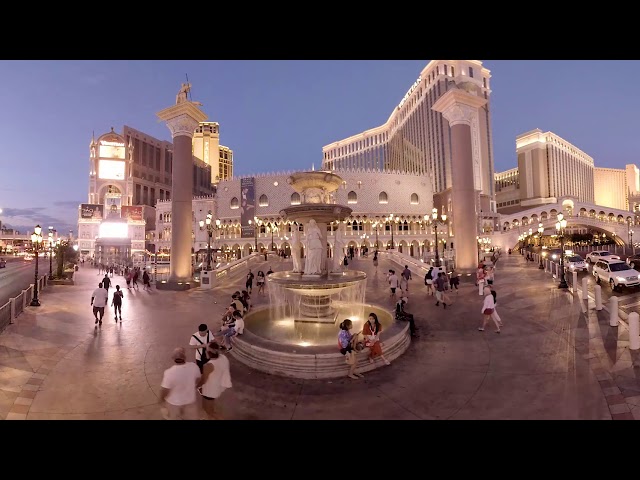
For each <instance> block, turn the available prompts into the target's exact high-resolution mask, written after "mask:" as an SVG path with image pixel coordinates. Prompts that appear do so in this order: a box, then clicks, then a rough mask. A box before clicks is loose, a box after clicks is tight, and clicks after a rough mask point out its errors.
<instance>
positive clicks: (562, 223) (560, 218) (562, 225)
mask: <svg viewBox="0 0 640 480" xmlns="http://www.w3.org/2000/svg"><path fill="white" fill-rule="evenodd" d="M566 227H567V221H566V220H565V219H564V215H563V214H562V213H559V214H558V222H557V223H556V231H557V232H558V236H559V237H560V285H558V288H569V285H567V280H566V279H565V278H564V229H565V228H566Z"/></svg>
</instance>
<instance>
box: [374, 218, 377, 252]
mask: <svg viewBox="0 0 640 480" xmlns="http://www.w3.org/2000/svg"><path fill="white" fill-rule="evenodd" d="M373 226H374V227H375V229H376V250H378V222H376V223H374V224H373Z"/></svg>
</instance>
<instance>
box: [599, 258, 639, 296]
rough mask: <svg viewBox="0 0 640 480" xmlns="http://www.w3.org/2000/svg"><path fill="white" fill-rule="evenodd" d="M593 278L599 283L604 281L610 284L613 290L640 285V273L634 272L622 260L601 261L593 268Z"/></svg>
mask: <svg viewBox="0 0 640 480" xmlns="http://www.w3.org/2000/svg"><path fill="white" fill-rule="evenodd" d="M593 276H594V277H595V279H596V282H597V283H600V282H601V281H602V280H604V281H606V282H608V283H609V285H610V286H611V289H612V290H621V289H622V287H627V288H628V287H637V286H638V285H640V279H639V278H640V272H638V271H636V270H634V269H633V268H631V267H630V266H629V265H627V264H626V263H625V262H623V261H622V260H610V259H604V258H603V259H601V260H598V261H597V262H596V264H595V265H594V266H593Z"/></svg>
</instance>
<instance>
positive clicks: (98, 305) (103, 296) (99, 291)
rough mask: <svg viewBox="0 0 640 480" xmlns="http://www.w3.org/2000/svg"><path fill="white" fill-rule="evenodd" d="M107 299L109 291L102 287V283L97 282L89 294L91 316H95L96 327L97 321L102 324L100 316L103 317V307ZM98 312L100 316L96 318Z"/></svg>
mask: <svg viewBox="0 0 640 480" xmlns="http://www.w3.org/2000/svg"><path fill="white" fill-rule="evenodd" d="M108 300H109V293H108V292H107V290H105V289H104V288H102V283H99V284H98V288H96V289H95V290H94V291H93V293H92V294H91V305H92V306H93V316H94V317H95V318H96V322H95V324H96V328H97V325H98V322H100V326H102V317H104V307H106V306H107V302H108ZM98 313H99V314H100V318H98Z"/></svg>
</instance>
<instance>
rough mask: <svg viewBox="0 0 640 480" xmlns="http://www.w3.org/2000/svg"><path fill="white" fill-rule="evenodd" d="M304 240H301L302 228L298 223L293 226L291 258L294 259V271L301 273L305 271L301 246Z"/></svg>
mask: <svg viewBox="0 0 640 480" xmlns="http://www.w3.org/2000/svg"><path fill="white" fill-rule="evenodd" d="M301 246H302V242H301V241H300V229H299V228H298V225H294V226H293V227H291V258H292V260H293V270H292V272H294V273H301V272H303V271H304V269H303V268H302V258H301V257H300V247H301Z"/></svg>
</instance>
